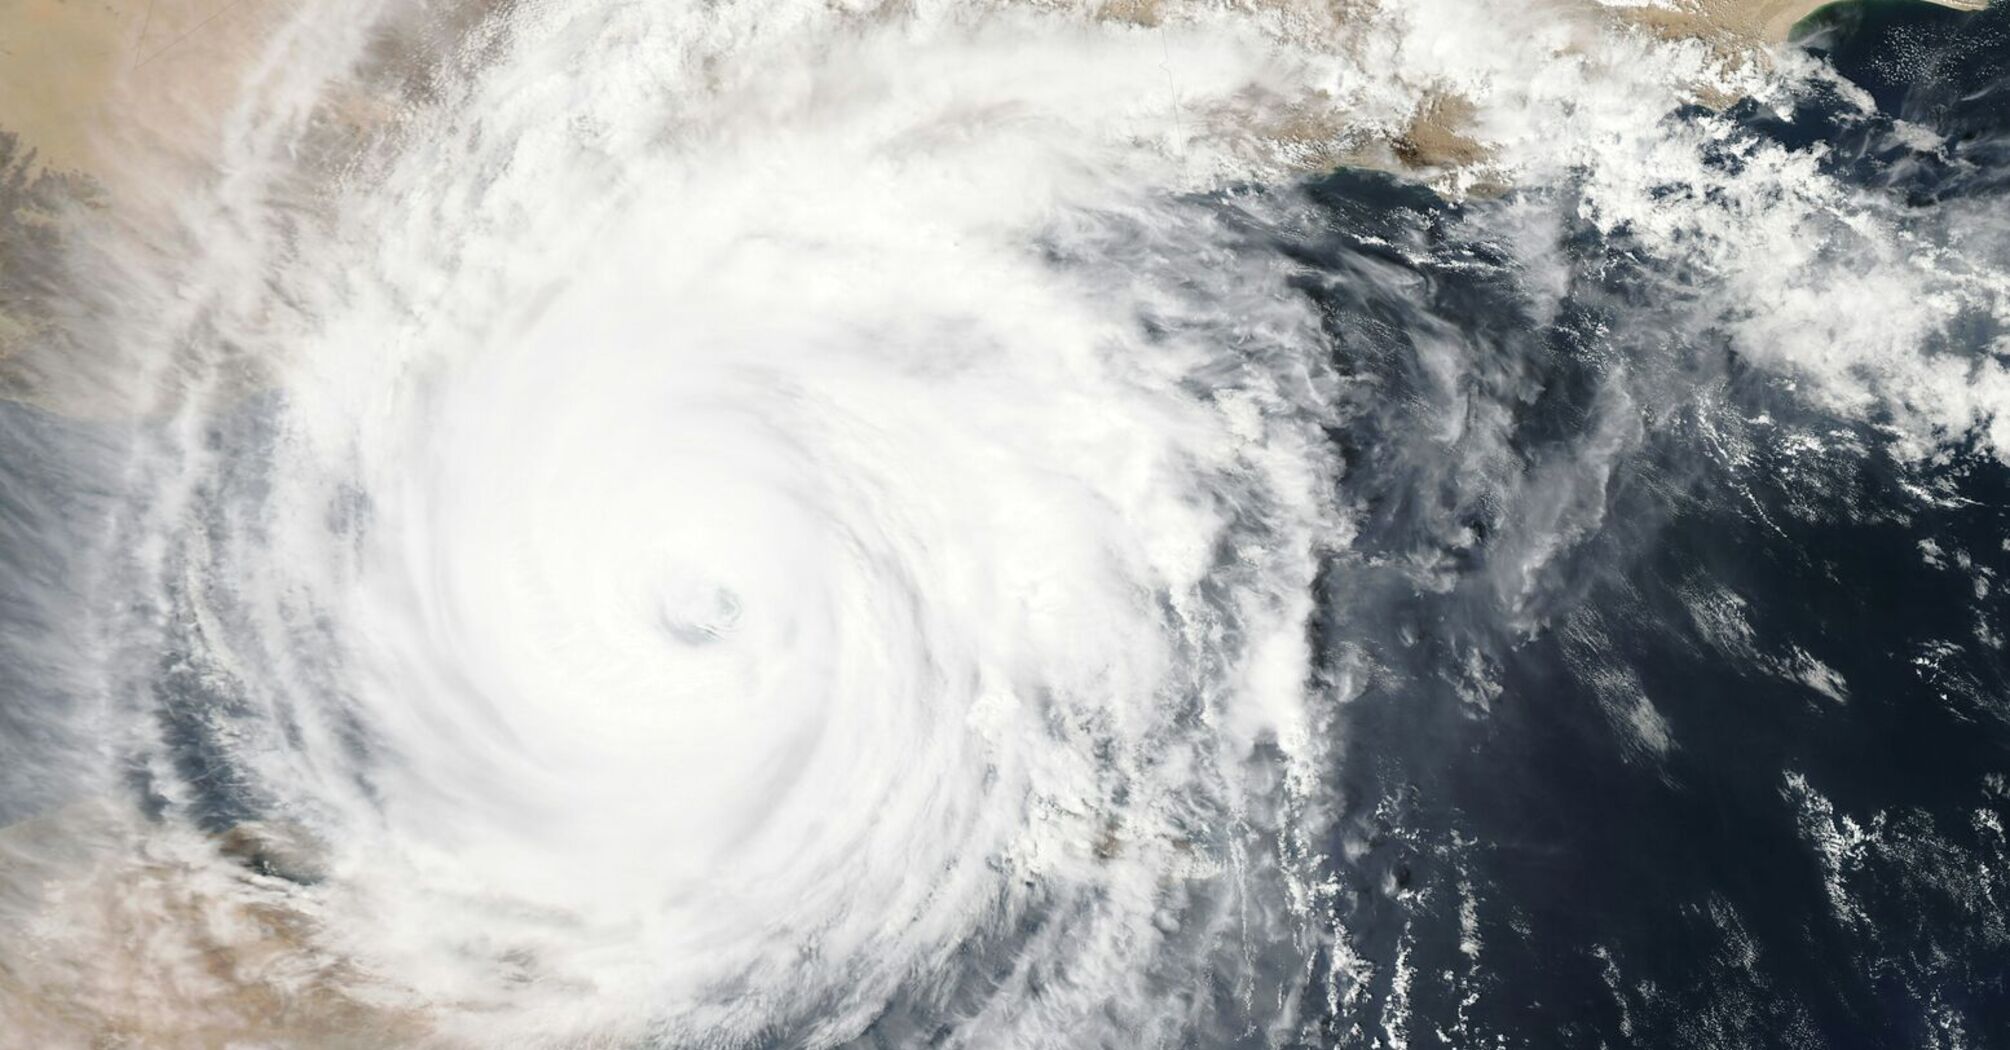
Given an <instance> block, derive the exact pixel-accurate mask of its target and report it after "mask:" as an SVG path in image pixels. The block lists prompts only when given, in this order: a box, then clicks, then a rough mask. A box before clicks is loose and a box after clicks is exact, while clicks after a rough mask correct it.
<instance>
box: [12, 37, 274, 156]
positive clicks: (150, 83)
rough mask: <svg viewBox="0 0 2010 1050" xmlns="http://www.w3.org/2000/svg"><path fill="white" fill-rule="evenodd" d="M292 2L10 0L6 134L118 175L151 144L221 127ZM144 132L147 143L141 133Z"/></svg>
mask: <svg viewBox="0 0 2010 1050" xmlns="http://www.w3.org/2000/svg"><path fill="white" fill-rule="evenodd" d="M291 7H292V4H291V3H289V2H288V0H0V131H7V132H12V133H14V134H16V135H18V136H20V137H21V139H22V141H23V142H24V143H25V144H26V145H27V146H28V147H29V148H31V149H33V150H34V152H35V154H36V160H37V163H38V165H39V166H40V167H42V168H47V169H53V170H57V171H65V172H81V173H85V174H88V175H91V176H93V177H95V178H97V179H98V180H99V181H101V182H105V183H117V182H118V181H119V180H120V177H121V176H120V174H119V172H120V171H121V169H122V167H123V166H124V165H123V164H122V162H123V161H125V160H129V159H131V150H133V149H135V148H139V145H140V143H142V142H153V143H156V144H158V143H161V142H170V143H172V142H177V141H181V142H186V141H190V140H193V139H198V138H201V137H203V136H205V135H207V134H209V133H212V132H213V131H214V129H215V127H216V125H217V122H218V121H219V120H220V119H221V117H222V115H223V114H224V112H225V111H226V109H227V107H228V105H229V103H230V101H231V100H232V98H233V97H234V94H235V91H236V88H237V85H238V83H239V78H240V76H241V75H242V73H243V72H244V70H245V68H246V66H247V64H248V63H249V61H250V60H251V59H252V58H253V57H254V56H256V55H257V53H258V45H259V43H260V42H261V41H263V40H264V39H265V38H266V36H267V34H269V33H270V32H271V31H272V30H273V29H274V28H275V27H276V26H277V25H278V24H279V21H280V19H281V18H283V17H284V15H285V14H286V13H287V12H288V11H289V10H290V9H291ZM136 140H137V141H136Z"/></svg>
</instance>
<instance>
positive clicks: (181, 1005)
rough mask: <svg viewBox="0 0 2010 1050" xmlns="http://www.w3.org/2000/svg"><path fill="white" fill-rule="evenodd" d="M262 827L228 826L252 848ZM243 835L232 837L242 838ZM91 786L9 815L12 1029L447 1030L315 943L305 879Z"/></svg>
mask: <svg viewBox="0 0 2010 1050" xmlns="http://www.w3.org/2000/svg"><path fill="white" fill-rule="evenodd" d="M255 834H256V833H255V832H252V831H245V832H242V833H239V834H236V835H235V836H234V837H230V836H227V837H226V841H225V842H224V843H223V848H224V851H225V852H226V853H230V854H231V855H233V856H238V857H239V859H242V854H243V853H244V850H245V849H247V848H251V847H246V846H245V845H244V844H245V843H246V842H247V841H248V840H250V839H251V837H252V836H253V835H255ZM234 844H235V845H236V846H237V847H238V849H236V850H235V851H234V852H233V845H234ZM206 852H207V849H206V847H205V845H204V842H203V840H201V839H200V838H195V839H189V838H185V837H184V838H180V839H177V838H176V837H175V836H172V835H167V836H162V835H161V834H159V833H158V832H157V831H156V830H155V829H150V828H148V827H146V826H145V825H144V822H142V821H140V820H138V819H137V816H136V815H135V814H132V813H131V812H130V810H129V808H128V807H126V806H124V805H122V804H119V803H113V802H109V801H86V802H79V803H76V804H74V805H71V806H68V807H66V808H64V809H62V810H60V811H58V812H55V813H52V814H50V815H48V816H45V817H42V818H40V819H36V820H30V821H25V822H22V823H20V824H15V825H12V826H10V827H6V828H0V943H5V944H9V945H13V946H16V947H17V948H21V949H23V950H21V951H17V952H13V953H7V952H0V1042H4V1043H5V1045H7V1046H9V1047H14V1046H20V1047H31V1046H32V1047H35V1048H37V1050H71V1048H75V1050H87V1048H88V1050H113V1048H120V1050H125V1048H130V1050H212V1048H216V1050H221V1048H224V1047H237V1046H274V1047H282V1046H283V1047H325V1048H328V1050H365V1048H374V1047H386V1046H400V1047H421V1046H433V1045H438V1043H437V1041H436V1040H435V1039H434V1038H433V1037H432V1035H431V1034H430V1032H429V1029H428V1026H427V1024H426V1023H425V1022H424V1020H423V1019H422V1018H421V1017H420V1016H419V1015H418V1014H417V1013H415V1012H414V1011H412V1010H409V1009H402V1008H398V1007H394V1006H389V1005H385V1002H384V1001H387V1000H392V999H394V998H395V995H394V994H392V991H391V990H389V989H385V988H383V987H382V986H380V985H378V984H377V983H376V982H374V981H372V980H371V979H370V978H368V977H367V976H366V975H363V974H361V973H359V972H357V971H356V969H355V968H354V967H353V966H352V965H351V964H349V963H347V962H345V961H343V960H341V959H339V958H335V957H333V956H330V955H329V954H328V953H326V952H324V951H322V950H320V949H319V948H318V947H317V946H316V944H315V926H316V923H315V920H314V919H313V918H312V915H311V911H310V910H308V909H305V908H302V907H299V906H296V904H295V903H294V898H295V895H296V894H298V893H299V892H300V887H298V886H296V885H294V884H291V883H289V882H287V881H285V880H284V879H279V878H274V877H272V876H270V875H262V874H259V873H258V871H256V870H254V866H253V865H251V864H249V863H247V864H246V865H245V866H244V867H242V868H239V867H234V866H233V865H231V864H229V863H224V862H221V861H220V859H219V858H216V857H214V856H211V857H205V856H204V854H205V853H206Z"/></svg>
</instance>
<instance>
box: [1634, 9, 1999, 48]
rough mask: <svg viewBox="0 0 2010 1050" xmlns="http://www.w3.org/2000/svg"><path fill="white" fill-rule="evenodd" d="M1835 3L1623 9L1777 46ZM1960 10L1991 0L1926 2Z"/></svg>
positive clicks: (1660, 22) (1694, 31) (1682, 27)
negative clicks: (1803, 21) (1799, 25)
mask: <svg viewBox="0 0 2010 1050" xmlns="http://www.w3.org/2000/svg"><path fill="white" fill-rule="evenodd" d="M1831 2H1832V0H1677V2H1676V4H1675V5H1674V6H1671V7H1658V6H1641V7H1632V8H1620V9H1619V10H1620V11H1621V12H1622V13H1623V14H1624V16H1625V17H1626V18H1627V19H1628V20H1629V21H1632V22H1635V23H1637V24H1640V25H1644V26H1649V27H1652V28H1654V29H1657V30H1660V31H1663V32H1667V33H1669V34H1671V35H1679V36H1698V37H1731V38H1735V39H1741V40H1748V41H1756V42H1759V43H1767V44H1776V43H1780V42H1782V41H1785V40H1786V39H1787V36H1788V34H1790V33H1791V32H1792V31H1793V28H1794V26H1796V25H1798V24H1799V23H1800V21H1801V20H1802V19H1804V18H1806V17H1808V16H1809V15H1811V14H1814V13H1815V12H1816V11H1819V10H1821V9H1822V8H1823V7H1826V6H1828V4H1829V3H1831ZM1925 2H1927V3H1933V4H1939V5H1940V6H1942V7H1951V8H1954V9H1955V10H1957V11H1980V10H1982V9H1983V8H1985V7H1988V6H1989V2H1988V0H1925Z"/></svg>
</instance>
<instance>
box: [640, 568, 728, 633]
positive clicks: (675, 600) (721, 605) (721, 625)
mask: <svg viewBox="0 0 2010 1050" xmlns="http://www.w3.org/2000/svg"><path fill="white" fill-rule="evenodd" d="M657 600H658V605H657V615H658V617H659V618H660V619H661V621H662V624H663V629H664V631H666V632H668V633H669V635H670V637H671V638H673V639H675V640H676V641H678V642H680V643H682V644H684V645H710V644H712V643H713V642H716V641H718V640H719V639H721V638H724V637H725V636H726V635H729V634H732V633H733V632H734V631H736V630H738V629H739V627H740V596H739V595H738V594H736V593H734V591H733V590H732V589H731V588H727V587H722V586H718V585H715V584H707V583H699V582H694V581H677V582H674V583H673V584H672V585H671V586H669V587H667V588H665V589H664V591H663V592H662V594H661V595H660V596H659V597H658V599H657Z"/></svg>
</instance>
